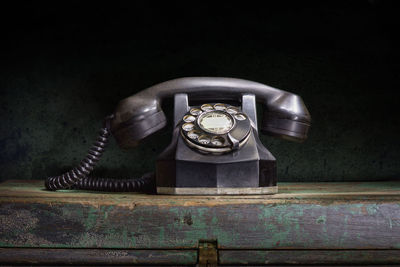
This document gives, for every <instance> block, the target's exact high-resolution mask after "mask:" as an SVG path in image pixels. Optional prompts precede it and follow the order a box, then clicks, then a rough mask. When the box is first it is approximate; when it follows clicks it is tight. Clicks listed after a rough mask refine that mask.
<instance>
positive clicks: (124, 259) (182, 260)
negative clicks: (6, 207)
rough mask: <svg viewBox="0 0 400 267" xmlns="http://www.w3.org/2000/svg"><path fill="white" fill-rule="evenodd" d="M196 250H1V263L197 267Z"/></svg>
mask: <svg viewBox="0 0 400 267" xmlns="http://www.w3.org/2000/svg"><path fill="white" fill-rule="evenodd" d="M196 262H197V251H196V250H110V249H33V248H30V249H26V248H25V249H21V248H0V263H2V264H4V263H6V264H7V263H8V264H41V265H42V264H43V265H47V264H52V265H93V264H101V265H105V264H106V265H121V264H124V265H132V264H152V265H158V264H161V265H164V264H179V265H181V264H182V265H194V264H196Z"/></svg>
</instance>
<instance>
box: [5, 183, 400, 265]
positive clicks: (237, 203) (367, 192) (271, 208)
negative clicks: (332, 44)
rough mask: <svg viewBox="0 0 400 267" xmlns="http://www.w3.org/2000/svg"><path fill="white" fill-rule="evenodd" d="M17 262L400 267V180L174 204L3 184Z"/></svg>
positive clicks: (161, 198) (288, 187) (9, 254)
mask: <svg viewBox="0 0 400 267" xmlns="http://www.w3.org/2000/svg"><path fill="white" fill-rule="evenodd" d="M0 203H1V204H0V247H1V248H0V262H2V263H10V264H53V265H59V264H75V265H76V264H79V265H86V264H100V263H101V264H126V265H129V264H148V263H152V264H183V265H194V264H196V263H200V265H201V264H205V263H207V262H208V263H210V264H217V263H218V264H220V265H234V264H289V265H290V264H306V265H307V264H400V182H346V183H280V184H279V194H276V195H250V196H248V195H246V196H166V195H146V194H141V193H93V192H88V191H57V192H49V191H46V190H44V187H43V181H37V180H29V181H22V180H18V181H17V180H14V181H7V182H4V183H2V184H0Z"/></svg>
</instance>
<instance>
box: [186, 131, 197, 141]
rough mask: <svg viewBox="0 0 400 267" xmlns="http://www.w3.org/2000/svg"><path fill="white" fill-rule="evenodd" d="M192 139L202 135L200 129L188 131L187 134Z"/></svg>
mask: <svg viewBox="0 0 400 267" xmlns="http://www.w3.org/2000/svg"><path fill="white" fill-rule="evenodd" d="M187 136H188V137H189V138H190V139H197V138H199V136H200V132H199V131H190V132H188V135H187Z"/></svg>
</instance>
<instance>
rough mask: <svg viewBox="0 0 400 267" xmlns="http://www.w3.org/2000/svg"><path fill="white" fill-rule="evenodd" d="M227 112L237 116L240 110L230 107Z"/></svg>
mask: <svg viewBox="0 0 400 267" xmlns="http://www.w3.org/2000/svg"><path fill="white" fill-rule="evenodd" d="M226 112H228V113H229V114H232V115H234V114H236V113H238V112H239V109H238V108H235V107H228V108H227V109H226Z"/></svg>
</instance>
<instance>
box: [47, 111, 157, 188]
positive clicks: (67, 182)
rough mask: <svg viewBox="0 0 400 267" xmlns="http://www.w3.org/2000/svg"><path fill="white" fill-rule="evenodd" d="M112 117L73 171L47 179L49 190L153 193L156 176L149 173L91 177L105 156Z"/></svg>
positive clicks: (107, 118) (109, 117) (106, 121)
mask: <svg viewBox="0 0 400 267" xmlns="http://www.w3.org/2000/svg"><path fill="white" fill-rule="evenodd" d="M111 119H112V115H111V116H108V117H106V118H105V119H104V125H103V127H102V128H101V129H100V132H99V135H98V137H97V139H96V141H95V142H94V143H93V145H92V147H91V148H90V149H89V151H88V153H87V155H86V157H85V158H84V159H83V160H82V161H81V162H80V163H79V165H78V166H77V167H75V168H73V169H72V170H70V171H68V172H66V173H64V174H62V175H59V176H53V177H47V178H46V181H45V186H46V188H47V189H48V190H52V191H55V190H60V189H83V190H95V191H111V192H134V191H151V189H152V188H153V187H154V174H153V173H147V174H145V175H143V176H142V177H140V178H133V179H132V178H129V179H108V178H99V177H89V174H90V173H91V172H92V171H93V169H94V167H95V166H96V164H97V162H98V161H99V159H100V158H101V156H102V155H103V152H104V151H105V147H106V145H107V143H108V139H109V137H110V135H111V132H110V120H111Z"/></svg>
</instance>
